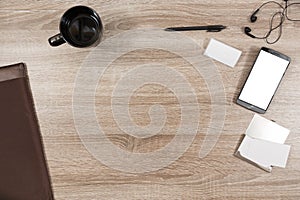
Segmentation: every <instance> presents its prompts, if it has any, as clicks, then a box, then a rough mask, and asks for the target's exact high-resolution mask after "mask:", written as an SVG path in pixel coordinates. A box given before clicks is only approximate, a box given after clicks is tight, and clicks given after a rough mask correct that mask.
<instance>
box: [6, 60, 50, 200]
mask: <svg viewBox="0 0 300 200" xmlns="http://www.w3.org/2000/svg"><path fill="white" fill-rule="evenodd" d="M0 199H1V200H53V199H54V198H53V193H52V188H51V183H50V177H49V173H48V168H47V164H46V160H45V155H44V150H43V144H42V138H41V134H40V129H39V125H38V120H37V116H36V113H35V109H34V104H33V98H32V94H31V90H30V86H29V81H28V76H27V70H26V66H25V65H24V64H23V63H20V64H16V65H11V66H6V67H0Z"/></svg>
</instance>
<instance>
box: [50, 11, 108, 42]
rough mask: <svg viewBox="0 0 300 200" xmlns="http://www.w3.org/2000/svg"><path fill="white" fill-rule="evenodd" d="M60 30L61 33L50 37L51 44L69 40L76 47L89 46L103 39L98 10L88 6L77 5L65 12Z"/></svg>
mask: <svg viewBox="0 0 300 200" xmlns="http://www.w3.org/2000/svg"><path fill="white" fill-rule="evenodd" d="M59 30H60V33H58V34H57V35H54V36H52V37H51V38H49V39H48V41H49V44H50V45H51V46H59V45H61V44H63V43H65V42H67V43H68V44H70V45H72V46H74V47H89V46H96V45H97V44H99V42H100V41H101V38H102V34H103V25H102V22H101V19H100V17H99V15H98V14H97V13H96V11H94V10H93V9H91V8H89V7H86V6H75V7H72V8H70V9H69V10H67V11H66V12H65V13H64V14H63V16H62V17H61V19H60V24H59Z"/></svg>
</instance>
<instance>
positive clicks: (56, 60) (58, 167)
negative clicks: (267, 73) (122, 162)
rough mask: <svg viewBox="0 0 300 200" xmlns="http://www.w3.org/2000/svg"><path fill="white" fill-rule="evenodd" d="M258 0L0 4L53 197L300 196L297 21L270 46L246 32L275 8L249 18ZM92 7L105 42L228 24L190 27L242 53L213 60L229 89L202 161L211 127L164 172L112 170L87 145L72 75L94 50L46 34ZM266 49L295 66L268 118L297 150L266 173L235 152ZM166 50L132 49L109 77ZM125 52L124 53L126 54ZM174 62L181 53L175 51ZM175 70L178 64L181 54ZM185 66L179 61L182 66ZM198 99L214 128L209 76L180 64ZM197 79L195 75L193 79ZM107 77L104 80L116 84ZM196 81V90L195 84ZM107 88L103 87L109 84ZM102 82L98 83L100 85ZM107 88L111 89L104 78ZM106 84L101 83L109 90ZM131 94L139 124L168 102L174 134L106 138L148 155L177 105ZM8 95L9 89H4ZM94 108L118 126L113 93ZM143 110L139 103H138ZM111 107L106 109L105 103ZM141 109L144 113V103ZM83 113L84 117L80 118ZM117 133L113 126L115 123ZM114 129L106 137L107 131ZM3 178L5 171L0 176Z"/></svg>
mask: <svg viewBox="0 0 300 200" xmlns="http://www.w3.org/2000/svg"><path fill="white" fill-rule="evenodd" d="M261 2H262V1H259V0H251V1H243V0H237V1H232V0H215V1H209V0H202V1H200V0H185V1H181V0H172V1H171V0H159V1H158V0H140V1H136V0H122V1H121V0H97V1H96V0H82V1H77V0H72V1H71V0H65V1H59V0H55V1H50V0H16V1H11V0H1V1H0V35H1V37H0V65H1V66H3V65H7V64H13V63H17V62H25V63H26V64H27V66H28V70H29V76H30V82H31V87H32V92H33V95H34V100H35V104H36V110H37V114H38V118H39V121H40V126H41V131H42V135H43V140H44V146H45V152H46V156H47V160H48V165H49V170H50V174H51V179H52V185H53V190H54V195H55V198H56V199H68V200H70V199H71V200H73V199H74V200H76V199H78V200H79V199H80V200H82V199H299V198H300V136H299V134H300V126H299V116H300V87H299V85H300V79H299V76H300V57H299V55H300V54H299V52H300V38H299V35H300V23H299V22H285V24H284V28H283V35H282V38H281V39H280V41H279V42H278V43H277V44H275V45H271V46H270V45H266V43H265V42H264V41H262V40H254V39H251V38H249V37H247V36H245V35H244V34H243V30H242V27H244V26H245V25H250V26H251V27H252V28H253V30H254V31H255V33H256V34H263V33H264V32H265V31H266V29H267V25H268V20H269V16H270V13H271V12H272V11H274V9H275V10H276V8H274V7H269V9H265V10H264V13H265V14H262V13H259V14H258V18H259V20H258V22H257V23H255V24H250V22H249V16H250V15H251V13H252V12H253V11H254V10H255V9H256V8H257V7H258V6H259V5H260V4H261ZM79 4H81V5H87V6H90V7H92V8H94V9H95V10H96V11H97V12H98V13H99V14H100V15H101V17H102V20H103V23H104V25H105V32H104V39H105V38H109V37H111V36H114V35H116V34H118V33H121V32H123V31H125V30H133V29H136V28H145V27H155V28H165V27H168V26H187V25H209V24H223V25H226V26H228V29H226V30H224V31H222V32H221V33H207V32H204V31H198V32H189V33H185V34H186V35H187V36H189V37H191V38H192V39H194V40H195V42H198V43H199V45H202V43H201V42H202V41H206V42H204V44H203V45H204V46H205V43H207V41H208V40H209V39H210V38H216V39H218V40H220V41H223V42H225V43H227V44H230V45H232V46H234V47H236V48H238V49H240V50H242V51H243V54H242V56H241V58H240V61H239V63H238V64H237V66H236V67H235V68H233V69H231V68H229V67H226V66H225V65H222V64H220V63H217V67H218V69H219V70H220V72H221V74H222V81H223V83H224V87H225V93H226V109H227V113H226V120H225V125H224V129H223V132H222V135H221V137H220V138H219V140H218V142H217V144H216V146H215V147H214V149H213V150H212V151H211V152H210V153H209V155H208V156H207V157H205V158H203V159H199V158H198V151H199V148H200V146H201V142H202V141H203V139H204V136H205V132H204V131H203V130H199V132H198V134H197V137H196V138H195V140H194V142H193V144H192V145H191V147H190V148H189V149H188V150H187V152H186V153H185V154H184V155H183V156H182V157H180V158H179V159H178V160H176V161H175V162H174V163H172V164H171V165H169V166H168V167H165V168H163V169H161V170H158V171H155V172H149V173H143V174H130V173H125V172H120V171H117V170H114V169H111V168H109V167H106V166H105V165H103V164H102V163H101V162H99V161H97V160H96V159H95V158H94V157H93V156H92V155H91V154H90V153H89V152H88V151H87V150H86V149H85V147H84V146H83V144H82V143H81V141H80V139H79V136H78V134H77V132H76V130H75V127H74V121H73V114H72V92H73V88H74V81H75V77H76V73H77V71H78V70H79V68H80V66H81V64H82V61H83V60H84V59H85V58H86V56H87V55H88V53H89V52H90V51H91V50H92V49H89V48H88V49H77V48H72V47H70V46H69V45H62V46H60V47H58V48H52V47H50V46H49V45H48V42H47V39H48V37H50V36H52V35H54V34H56V33H57V32H58V23H59V19H60V17H61V15H62V14H63V13H64V11H65V10H66V9H68V8H70V7H72V6H74V5H79ZM262 46H267V47H271V48H273V49H276V50H278V51H281V52H282V53H285V54H287V55H289V56H290V57H291V58H292V63H291V65H290V67H289V69H288V71H287V73H286V75H285V77H284V79H283V82H282V84H281V85H280V87H279V90H278V91H277V94H276V96H275V98H274V99H273V102H272V104H271V106H270V108H269V110H268V112H267V113H266V114H265V115H264V116H265V117H266V118H269V119H272V120H275V121H276V122H277V123H279V124H280V125H283V126H285V127H287V128H289V129H290V130H291V133H290V135H289V137H288V139H287V142H286V143H287V144H289V145H291V146H292V148H291V153H290V157H289V160H288V163H287V167H286V168H285V169H281V168H276V167H275V168H274V169H273V171H272V173H267V172H265V171H263V170H261V169H259V168H257V167H255V166H252V165H250V164H248V163H247V162H244V161H242V160H240V159H238V158H236V157H234V156H233V154H234V152H235V150H236V148H237V147H238V145H239V143H240V139H241V137H242V134H243V133H244V132H245V130H246V128H247V126H248V125H249V122H250V120H251V119H252V117H253V115H254V113H253V112H251V111H248V110H246V109H243V108H242V107H240V106H238V105H236V104H235V103H234V100H235V99H236V97H237V95H238V92H239V91H240V89H241V86H242V85H243V82H244V81H245V79H246V77H247V74H248V72H249V70H250V68H251V64H252V63H253V61H254V59H255V56H256V54H257V52H258V50H259V49H260V47H262ZM141 57H142V58H143V59H139V58H141ZM168 58H169V57H168V53H166V52H159V51H154V52H150V53H149V52H147V51H144V52H143V51H140V52H133V53H132V54H128V55H126V56H125V57H122V58H120V59H118V60H117V61H116V62H115V63H114V65H113V66H112V69H114V67H115V68H116V69H119V70H115V71H113V70H111V73H108V74H107V78H108V80H110V79H109V78H112V77H110V76H118V73H120V68H118V66H119V67H120V66H122V65H123V64H124V65H136V64H138V63H139V62H145V63H147V61H151V60H153V59H157V61H161V62H163V61H164V60H165V59H168ZM122 59H123V60H122ZM176 59H177V58H176ZM174 63H177V64H176V65H175V67H177V68H180V66H181V65H180V60H179V59H178V62H174ZM181 64H182V63H181ZM182 69H184V72H185V73H186V75H187V76H190V78H189V80H191V81H192V83H193V86H194V88H196V89H195V90H196V91H197V94H198V95H199V96H200V97H201V105H202V106H203V108H204V109H203V113H201V116H202V119H203V120H201V123H200V125H201V127H202V128H203V129H205V128H206V126H207V125H208V123H207V122H208V121H207V119H209V117H210V116H209V113H210V112H209V109H210V102H211V101H210V97H209V93H208V90H207V88H206V87H205V84H203V79H205V77H202V78H201V77H200V78H199V77H198V78H195V79H193V78H192V76H193V70H191V67H190V66H185V65H184V64H182ZM193 80H194V82H193ZM110 83H111V82H108V83H107V84H110ZM197 85H198V87H197ZM104 86H105V85H104ZM104 86H102V87H104ZM106 86H107V88H109V87H112V86H111V85H106ZM104 88H105V87H104ZM138 92H139V93H140V94H144V95H140V96H138V95H137V96H133V99H132V102H131V104H130V106H131V107H130V108H131V109H132V110H131V111H132V112H131V114H132V116H133V119H134V120H135V122H136V123H137V124H138V125H141V126H143V125H147V123H149V118H148V116H147V109H148V106H149V105H152V104H153V103H164V106H165V107H166V109H167V111H168V112H169V113H168V114H170V115H171V116H170V117H171V118H168V123H167V125H168V126H170V129H167V130H169V132H168V131H167V132H166V133H163V134H161V135H158V136H154V137H151V138H148V139H147V140H139V139H136V138H132V137H129V136H128V135H126V134H121V133H120V134H119V133H118V132H113V136H111V137H109V138H110V140H111V141H112V142H113V143H114V144H115V145H117V146H119V147H120V148H122V149H124V150H126V151H129V152H131V151H132V152H141V153H143V152H149V151H154V150H156V149H159V148H162V147H163V146H164V145H166V144H168V143H169V142H170V141H171V139H172V137H173V136H174V135H172V133H173V132H172V130H174V129H175V128H176V126H177V125H178V123H179V121H178V120H179V119H180V112H179V111H178V108H179V107H178V102H177V101H176V98H175V97H174V95H173V94H172V93H171V92H170V91H169V90H167V89H166V88H161V87H157V86H151V85H150V86H145V87H143V88H141V90H140V91H138ZM0 95H5V94H0ZM97 95H98V96H99V97H98V96H97V101H96V102H97V108H98V109H97V114H98V115H99V116H100V115H101V114H103V112H107V113H108V114H107V119H106V120H104V121H102V122H100V123H104V125H105V126H107V127H108V129H109V128H110V126H111V128H112V129H110V130H115V129H114V128H115V125H113V124H110V123H113V122H112V120H111V118H110V114H109V111H110V110H104V111H103V109H105V108H107V104H105V102H106V101H107V99H109V98H110V96H109V94H108V93H101V90H100V89H99V90H98V92H97ZM142 103H143V105H144V107H142V109H141V107H138V108H135V106H136V105H140V104H142ZM105 106H106V107H105ZM143 109H144V110H143ZM83 120H84V119H83ZM116 131H117V129H116ZM108 136H109V135H108ZM0 178H1V177H0Z"/></svg>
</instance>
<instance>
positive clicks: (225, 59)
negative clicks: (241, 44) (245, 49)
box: [204, 38, 242, 67]
mask: <svg viewBox="0 0 300 200" xmlns="http://www.w3.org/2000/svg"><path fill="white" fill-rule="evenodd" d="M241 54H242V52H241V51H240V50H238V49H236V48H233V47H231V46H229V45H226V44H224V43H222V42H220V41H217V40H215V39H213V38H212V39H211V40H210V41H209V44H208V46H207V48H206V50H205V52H204V55H206V56H208V57H210V58H212V59H215V60H217V61H219V62H221V63H223V64H225V65H228V66H230V67H234V66H235V65H236V63H237V62H238V60H239V58H240V56H241Z"/></svg>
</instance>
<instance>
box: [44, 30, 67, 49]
mask: <svg viewBox="0 0 300 200" xmlns="http://www.w3.org/2000/svg"><path fill="white" fill-rule="evenodd" d="M48 42H49V44H50V45H51V46H53V47H57V46H59V45H61V44H64V43H65V42H66V41H65V39H64V38H63V36H62V35H61V34H60V33H59V34H56V35H54V36H52V37H51V38H49V39H48Z"/></svg>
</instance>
